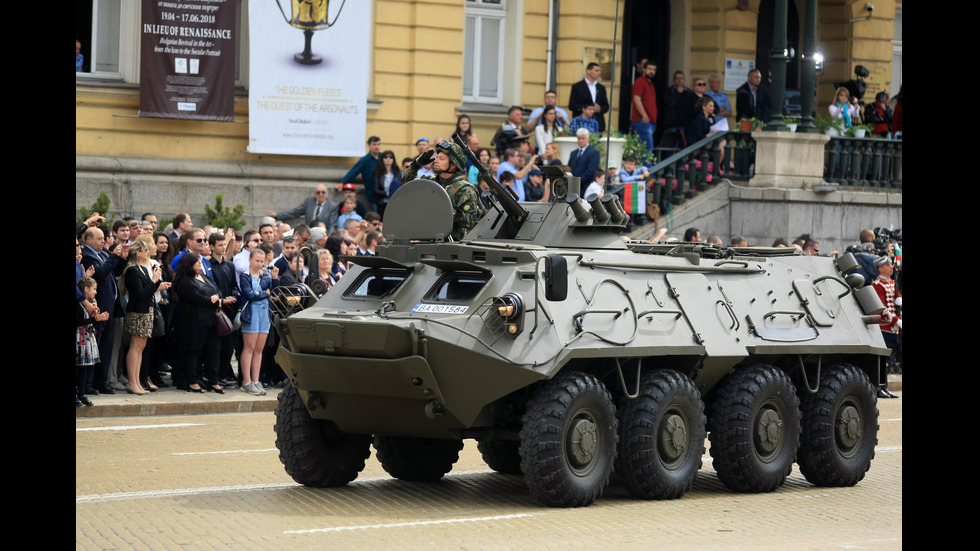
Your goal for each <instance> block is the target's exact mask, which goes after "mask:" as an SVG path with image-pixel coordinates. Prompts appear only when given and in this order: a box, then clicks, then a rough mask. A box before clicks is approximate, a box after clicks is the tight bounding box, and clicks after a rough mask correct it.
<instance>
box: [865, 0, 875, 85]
mask: <svg viewBox="0 0 980 551" xmlns="http://www.w3.org/2000/svg"><path fill="white" fill-rule="evenodd" d="M864 9H866V10H868V13H871V12H873V11H875V5H874V4H872V3H871V2H868V3H867V4H865V5H864ZM864 76H868V75H864Z"/></svg>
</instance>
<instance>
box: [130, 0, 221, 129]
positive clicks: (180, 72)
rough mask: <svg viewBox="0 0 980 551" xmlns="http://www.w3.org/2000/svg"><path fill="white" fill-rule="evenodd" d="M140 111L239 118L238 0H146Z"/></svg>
mask: <svg viewBox="0 0 980 551" xmlns="http://www.w3.org/2000/svg"><path fill="white" fill-rule="evenodd" d="M142 23H143V24H142V26H141V31H142V32H141V35H142V36H141V48H140V50H141V51H140V116H141V117H160V118H167V119H196V120H214V121H231V120H234V118H235V40H234V37H235V1H234V0H180V1H167V0H143V21H142Z"/></svg>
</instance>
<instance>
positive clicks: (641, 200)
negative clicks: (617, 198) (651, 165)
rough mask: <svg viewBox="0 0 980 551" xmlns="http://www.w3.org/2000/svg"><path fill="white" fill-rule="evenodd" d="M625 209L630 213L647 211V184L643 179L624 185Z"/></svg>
mask: <svg viewBox="0 0 980 551" xmlns="http://www.w3.org/2000/svg"><path fill="white" fill-rule="evenodd" d="M623 210H625V211H626V212H627V213H629V214H644V213H646V211H647V185H646V182H644V181H643V180H637V181H635V182H627V183H626V184H625V187H623Z"/></svg>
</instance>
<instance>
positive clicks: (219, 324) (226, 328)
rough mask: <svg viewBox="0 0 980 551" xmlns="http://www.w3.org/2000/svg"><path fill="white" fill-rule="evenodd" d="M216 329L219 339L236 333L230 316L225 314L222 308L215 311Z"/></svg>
mask: <svg viewBox="0 0 980 551" xmlns="http://www.w3.org/2000/svg"><path fill="white" fill-rule="evenodd" d="M214 329H215V332H216V333H217V334H218V336H219V337H225V336H227V335H230V334H232V333H234V332H235V326H234V324H232V323H231V320H230V319H228V314H225V313H224V311H222V310H221V309H220V308H219V309H217V310H215V311H214Z"/></svg>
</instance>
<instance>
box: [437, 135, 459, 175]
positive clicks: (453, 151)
mask: <svg viewBox="0 0 980 551" xmlns="http://www.w3.org/2000/svg"><path fill="white" fill-rule="evenodd" d="M436 151H437V152H438V151H442V152H443V153H445V154H446V155H449V162H451V163H453V164H454V165H456V168H458V169H459V170H460V172H462V171H464V170H466V156H465V155H463V150H462V149H461V148H460V147H459V146H458V145H456V144H454V143H449V142H447V141H446V140H442V141H440V142H439V143H438V144H436Z"/></svg>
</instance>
